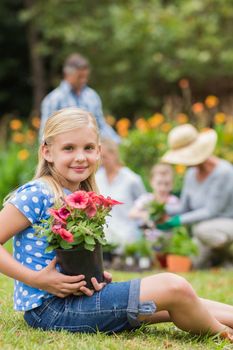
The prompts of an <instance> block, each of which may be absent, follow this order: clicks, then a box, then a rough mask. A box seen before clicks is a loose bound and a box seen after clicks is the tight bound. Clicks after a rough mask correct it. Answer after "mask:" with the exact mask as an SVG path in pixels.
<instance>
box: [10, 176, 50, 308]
mask: <svg viewBox="0 0 233 350" xmlns="http://www.w3.org/2000/svg"><path fill="white" fill-rule="evenodd" d="M9 203H11V204H13V205H14V206H15V207H16V208H17V209H18V210H19V211H20V212H21V213H22V214H23V215H24V216H26V218H27V219H28V220H29V221H30V222H31V224H32V225H34V224H38V225H39V224H41V222H40V221H41V219H47V218H48V217H49V213H48V208H49V207H51V206H52V205H53V204H54V197H53V194H52V192H51V190H50V188H49V185H48V184H47V183H45V182H43V181H42V180H39V179H38V180H34V181H31V182H29V183H27V184H25V185H23V186H21V187H19V188H18V189H17V191H16V192H15V193H14V195H13V197H11V198H10V200H9ZM13 242H14V250H13V255H14V258H15V259H16V260H17V261H19V262H20V263H21V264H22V265H24V266H26V267H28V268H29V269H32V270H35V271H40V270H41V269H43V268H44V267H46V266H47V265H48V264H49V263H50V262H51V260H52V259H53V258H54V256H55V253H54V252H51V253H45V248H46V247H47V241H46V237H38V236H36V235H35V230H34V228H33V227H32V226H29V227H27V228H26V229H25V230H23V231H21V232H19V233H18V234H16V235H15V236H14V238H13ZM51 296H52V294H49V293H48V292H46V291H44V290H41V289H36V288H32V287H30V286H28V285H26V284H24V283H22V282H20V281H15V284H14V309H15V310H18V311H26V310H30V309H33V308H36V307H37V306H39V305H41V304H42V302H43V299H44V298H48V297H51Z"/></svg>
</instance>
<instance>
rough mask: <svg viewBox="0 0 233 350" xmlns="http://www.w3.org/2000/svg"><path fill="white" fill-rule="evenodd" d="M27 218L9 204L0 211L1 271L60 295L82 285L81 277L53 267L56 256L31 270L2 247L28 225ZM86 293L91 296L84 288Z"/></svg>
mask: <svg viewBox="0 0 233 350" xmlns="http://www.w3.org/2000/svg"><path fill="white" fill-rule="evenodd" d="M30 225H31V223H30V221H29V220H28V219H27V218H26V217H25V216H24V215H23V214H22V213H21V212H20V211H19V210H18V209H17V208H16V207H15V206H14V205H12V204H10V203H9V204H6V206H5V207H4V208H3V209H2V210H1V212H0V272H2V273H3V274H5V275H7V276H9V277H11V278H14V279H16V280H19V281H21V282H23V283H25V284H27V285H29V286H31V287H34V288H39V289H43V290H46V291H48V292H49V293H52V294H54V295H57V296H59V297H65V296H67V295H70V294H73V293H75V292H77V291H78V290H80V288H81V287H83V286H85V284H86V282H85V281H84V278H85V277H84V276H83V275H79V276H67V275H63V274H62V273H60V272H58V271H57V270H56V259H54V260H53V261H52V262H51V263H50V264H49V265H48V266H46V267H45V268H44V269H42V270H40V271H34V270H31V269H29V268H27V267H25V266H23V265H22V264H20V263H19V262H18V261H17V260H15V259H14V258H13V257H12V256H11V254H9V253H8V252H7V251H6V249H5V248H4V247H3V246H2V245H3V244H4V243H6V242H7V241H8V240H9V239H10V238H11V237H13V236H14V235H15V234H17V233H18V232H20V231H22V230H24V229H25V228H27V227H28V226H30ZM85 294H87V295H91V294H92V292H91V291H90V292H89V289H87V288H85Z"/></svg>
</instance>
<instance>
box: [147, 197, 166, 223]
mask: <svg viewBox="0 0 233 350" xmlns="http://www.w3.org/2000/svg"><path fill="white" fill-rule="evenodd" d="M148 212H149V216H150V220H152V221H153V222H155V223H156V222H158V221H159V220H160V219H162V217H163V216H164V214H165V212H166V211H165V203H158V202H156V201H151V202H150V203H149V204H148Z"/></svg>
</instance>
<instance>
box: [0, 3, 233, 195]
mask: <svg viewBox="0 0 233 350" xmlns="http://www.w3.org/2000/svg"><path fill="white" fill-rule="evenodd" d="M232 19H233V3H232V2H231V1H229V0H172V1H169V0H147V1H143V0H124V1H109V0H108V1H105V0H99V1H98V2H96V1H90V0H87V1H59V0H48V1H44V0H37V1H32V0H23V1H21V0H2V1H1V3H0V46H1V65H0V83H1V88H0V112H1V117H0V123H1V125H0V140H1V141H0V143H1V144H0V156H1V157H0V163H1V182H0V197H1V200H2V198H3V197H4V196H5V194H6V193H8V192H9V190H12V188H14V187H16V186H18V185H19V184H20V183H22V182H25V181H27V180H28V179H29V178H30V177H31V176H32V174H33V172H34V168H35V163H36V157H35V153H36V151H35V150H34V146H35V145H36V143H37V130H38V127H39V123H40V118H39V117H40V114H39V110H40V103H41V100H42V98H43V97H44V96H45V95H46V94H47V93H48V92H49V91H50V90H52V89H53V88H55V87H56V86H57V85H58V84H59V82H60V79H61V76H62V64H63V62H64V59H65V58H66V56H67V55H68V54H70V53H71V52H75V51H77V52H80V53H82V54H83V55H85V56H86V57H88V59H89V60H90V63H91V67H92V72H91V81H90V83H89V85H90V86H91V87H93V88H94V89H96V90H97V91H98V93H99V94H100V96H101V99H102V102H103V108H104V113H105V117H106V120H107V121H108V123H110V124H111V125H112V126H113V127H114V128H115V129H116V130H117V132H118V133H119V134H120V135H121V136H122V137H123V142H122V144H121V154H122V158H123V160H125V162H126V164H127V165H128V166H129V167H130V168H131V169H133V170H135V171H137V172H138V173H140V175H141V176H142V177H143V180H144V182H145V184H146V186H147V187H149V185H148V178H147V174H148V169H149V167H151V165H152V164H154V163H155V162H156V161H157V159H158V158H159V157H160V155H161V154H162V153H163V152H164V151H165V150H166V136H167V133H168V132H169V130H170V129H171V127H173V126H174V125H176V124H182V123H186V122H187V121H190V122H192V123H193V124H194V125H196V126H197V127H198V128H200V129H201V128H205V127H209V126H211V127H214V128H215V129H216V130H217V132H218V134H219V144H218V147H217V154H218V155H219V156H223V157H224V158H226V159H228V160H230V161H233V153H232V147H233V146H232V141H233V136H232V135H233V96H232V87H233V79H232V78H233V69H232V68H233V46H232V43H233V39H232V32H233V30H232V29H233V28H232V23H233V21H232ZM142 145H143V146H142ZM145 147H146V149H147V152H145ZM176 170H177V178H176V184H175V190H176V191H179V188H180V178H181V177H182V174H183V172H184V169H183V167H177V169H176Z"/></svg>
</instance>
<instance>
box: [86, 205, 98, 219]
mask: <svg viewBox="0 0 233 350" xmlns="http://www.w3.org/2000/svg"><path fill="white" fill-rule="evenodd" d="M85 211H86V214H87V216H89V218H92V217H93V216H95V214H96V212H97V208H96V206H95V204H94V203H92V204H91V205H89V206H88V207H87V209H86V210H85Z"/></svg>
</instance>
